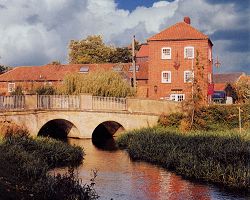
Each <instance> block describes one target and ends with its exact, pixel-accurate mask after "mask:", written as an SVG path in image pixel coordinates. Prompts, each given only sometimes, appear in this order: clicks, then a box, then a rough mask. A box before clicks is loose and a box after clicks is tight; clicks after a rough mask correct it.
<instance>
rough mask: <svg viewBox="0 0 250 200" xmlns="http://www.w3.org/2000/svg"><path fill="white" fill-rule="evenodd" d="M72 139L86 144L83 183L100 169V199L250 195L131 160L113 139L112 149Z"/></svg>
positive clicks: (206, 198)
mask: <svg viewBox="0 0 250 200" xmlns="http://www.w3.org/2000/svg"><path fill="white" fill-rule="evenodd" d="M69 143H70V144H75V145H78V146H82V147H84V151H85V153H86V156H85V158H84V162H83V164H82V165H81V166H80V167H79V169H78V173H79V177H80V178H81V179H82V181H83V183H90V179H91V171H92V170H93V169H96V170H97V171H98V173H97V177H96V179H95V183H96V186H95V189H96V191H97V193H98V195H100V200H110V199H111V198H112V199H114V200H186V199H187V200H189V199H195V200H196V199H198V200H209V199H230V200H236V199H237V200H239V199H247V198H246V197H244V196H243V195H239V194H238V195H236V194H233V193H229V192H225V191H223V190H222V191H221V190H220V189H219V188H217V187H215V186H212V185H208V184H201V183H197V182H196V183H194V182H191V181H188V180H184V179H183V178H181V177H180V176H177V175H175V174H174V173H171V172H168V171H167V170H166V169H163V168H161V167H159V166H155V165H152V164H148V163H145V162H138V161H131V160H130V158H129V156H128V154H127V153H126V151H121V150H114V148H112V140H111V143H109V145H108V147H111V149H112V151H111V150H110V151H109V150H102V149H100V148H97V147H95V146H94V145H93V144H92V141H91V140H79V139H69Z"/></svg>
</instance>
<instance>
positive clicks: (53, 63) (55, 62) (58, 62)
mask: <svg viewBox="0 0 250 200" xmlns="http://www.w3.org/2000/svg"><path fill="white" fill-rule="evenodd" d="M48 65H61V62H60V61H59V60H53V61H51V62H50V63H48Z"/></svg>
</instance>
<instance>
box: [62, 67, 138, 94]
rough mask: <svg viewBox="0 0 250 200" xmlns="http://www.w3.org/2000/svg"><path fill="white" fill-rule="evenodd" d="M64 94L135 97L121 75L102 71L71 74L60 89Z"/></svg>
mask: <svg viewBox="0 0 250 200" xmlns="http://www.w3.org/2000/svg"><path fill="white" fill-rule="evenodd" d="M59 93H62V94H81V93H90V94H93V95H95V96H105V97H126V96H132V95H134V90H133V88H132V87H131V86H130V85H129V84H128V82H127V81H126V80H124V79H123V78H122V77H121V75H120V74H118V73H117V72H113V71H104V70H100V71H97V72H92V73H89V74H87V75H86V74H69V75H68V76H66V77H65V79H64V81H63V85H62V87H61V88H59Z"/></svg>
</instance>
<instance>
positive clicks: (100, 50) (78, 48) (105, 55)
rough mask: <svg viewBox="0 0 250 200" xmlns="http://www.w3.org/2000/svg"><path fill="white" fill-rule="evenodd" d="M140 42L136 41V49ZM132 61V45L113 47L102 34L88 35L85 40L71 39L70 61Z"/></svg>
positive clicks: (79, 62) (75, 62) (72, 62)
mask: <svg viewBox="0 0 250 200" xmlns="http://www.w3.org/2000/svg"><path fill="white" fill-rule="evenodd" d="M139 49H140V43H139V42H138V41H135V50H139ZM131 61H132V50H131V48H130V47H117V48H115V47H113V46H109V45H106V44H105V43H104V42H103V40H102V37H101V36H100V35H92V36H88V37H87V38H86V39H83V40H71V41H70V44H69V63H71V64H90V63H108V62H111V63H128V62H131Z"/></svg>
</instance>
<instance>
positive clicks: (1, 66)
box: [0, 65, 7, 74]
mask: <svg viewBox="0 0 250 200" xmlns="http://www.w3.org/2000/svg"><path fill="white" fill-rule="evenodd" d="M6 70H7V67H6V66H4V65H0V74H2V73H4V72H5V71H6Z"/></svg>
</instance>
